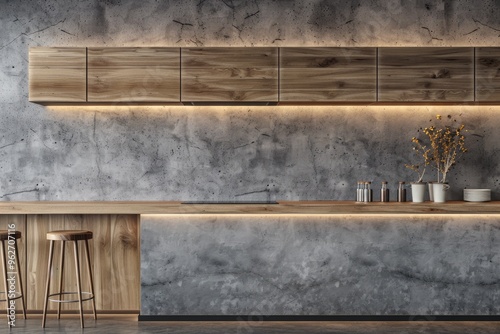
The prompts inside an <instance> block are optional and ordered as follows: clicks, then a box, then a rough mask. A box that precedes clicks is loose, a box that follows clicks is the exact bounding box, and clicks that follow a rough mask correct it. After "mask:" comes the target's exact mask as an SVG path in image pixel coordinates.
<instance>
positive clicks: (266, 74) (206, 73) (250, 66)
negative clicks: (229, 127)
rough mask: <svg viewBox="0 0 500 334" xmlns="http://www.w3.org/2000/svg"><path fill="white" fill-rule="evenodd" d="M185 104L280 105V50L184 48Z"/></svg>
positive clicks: (183, 81) (183, 98)
mask: <svg viewBox="0 0 500 334" xmlns="http://www.w3.org/2000/svg"><path fill="white" fill-rule="evenodd" d="M181 59H182V65H181V67H182V84H181V86H182V93H181V95H182V101H183V102H215V101H217V102H248V101H254V102H259V101H260V102H278V48H268V47H257V48H183V49H182V55H181Z"/></svg>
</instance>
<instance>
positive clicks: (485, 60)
mask: <svg viewBox="0 0 500 334" xmlns="http://www.w3.org/2000/svg"><path fill="white" fill-rule="evenodd" d="M476 101H479V102H499V101H500V48H499V47H496V48H476Z"/></svg>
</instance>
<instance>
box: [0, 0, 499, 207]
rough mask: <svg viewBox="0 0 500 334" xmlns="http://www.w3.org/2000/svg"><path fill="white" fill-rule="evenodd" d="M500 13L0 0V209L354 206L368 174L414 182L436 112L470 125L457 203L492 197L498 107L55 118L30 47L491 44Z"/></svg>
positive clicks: (94, 110)
mask: <svg viewBox="0 0 500 334" xmlns="http://www.w3.org/2000/svg"><path fill="white" fill-rule="evenodd" d="M499 14H500V3H499V2H498V1H493V0H491V1H481V2H476V1H451V0H450V1H423V0H414V1H395V0H391V1H382V0H379V1H375V0H372V1H355V0H352V1H327V0H310V1H271V0H264V1H243V0H241V1H237V0H220V1H217V0H196V1H181V0H177V1H152V0H143V1H132V0H123V1H119V0H109V1H91V0H82V1H67V0H60V1H41V0H40V1H8V0H0V31H1V33H0V64H1V66H0V87H1V89H0V199H1V200H4V201H8V200H120V199H123V200H145V199H152V200H162V199H164V200H175V199H186V200H187V199H191V200H202V199H211V200H218V199H219V200H223V199H241V200H249V199H262V200H264V199H289V200H294V199H353V198H354V192H353V188H354V187H355V182H356V180H358V179H368V180H373V181H374V182H377V183H378V182H379V181H382V180H387V181H389V182H390V183H391V186H392V188H394V186H395V183H396V182H397V181H400V180H406V181H412V179H413V175H411V172H409V171H408V170H407V169H405V168H404V166H403V165H404V163H406V162H408V161H409V159H410V158H411V157H412V152H411V145H410V139H411V137H412V136H413V135H414V134H415V133H416V130H417V129H418V128H419V127H421V126H426V125H427V124H428V122H429V120H430V119H431V118H432V117H433V115H435V114H436V113H439V114H443V115H447V114H452V115H453V117H456V118H458V119H459V121H461V122H462V121H463V122H465V124H466V125H467V127H468V128H469V129H470V130H471V133H470V134H469V135H470V136H469V137H470V138H469V147H470V152H469V153H468V154H467V156H466V157H465V159H464V160H463V161H462V162H461V163H460V164H459V165H457V166H456V168H455V170H454V171H453V172H452V173H451V174H450V183H451V185H452V188H453V192H452V195H453V197H454V198H460V196H461V189H462V188H463V187H465V186H467V187H479V188H493V189H494V190H496V188H498V184H499V179H500V168H499V166H498V165H499V162H500V156H499V148H500V146H499V145H498V143H499V142H500V132H499V131H497V130H498V126H499V125H500V121H499V120H497V119H498V117H499V116H498V114H499V112H500V108H499V107H495V106H493V107H468V106H453V107H427V106H420V107H85V108H83V107H59V108H55V107H53V108H47V107H43V106H40V105H36V104H33V103H29V102H28V91H27V88H28V60H27V57H28V48H29V47H31V46H248V47H251V46H429V45H433V46H494V45H498V44H499V41H500V39H499V30H500V25H499V24H498V17H499ZM429 174H430V173H429ZM429 179H431V177H430V176H429ZM432 179H434V177H432ZM495 197H496V198H497V197H498V195H496V194H495Z"/></svg>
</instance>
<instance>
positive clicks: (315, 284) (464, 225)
mask: <svg viewBox="0 0 500 334" xmlns="http://www.w3.org/2000/svg"><path fill="white" fill-rule="evenodd" d="M0 213H1V214H2V222H3V221H5V220H6V219H8V218H9V217H18V218H16V219H19V221H22V219H21V218H19V217H27V218H26V224H27V227H28V230H29V229H30V226H31V229H32V230H33V231H38V230H40V231H45V230H46V229H47V228H52V226H53V225H54V224H53V222H54V219H56V218H57V217H80V218H79V219H80V220H81V222H82V223H81V224H83V225H85V224H86V223H85V222H88V221H89V219H90V218H91V217H92V220H93V225H92V226H93V228H94V229H96V232H95V233H96V234H95V237H94V249H97V250H99V249H103V248H104V249H106V252H102V253H101V256H100V258H101V259H100V260H101V261H103V262H104V263H107V265H102V266H101V267H100V268H102V270H105V268H108V269H109V267H111V268H114V270H115V273H114V274H113V273H111V272H110V271H109V270H108V271H107V272H106V273H104V275H103V277H102V278H101V280H102V281H104V280H105V277H106V276H107V275H112V276H113V280H114V283H116V284H115V285H116V286H117V289H118V290H119V292H118V291H117V290H115V292H114V294H112V295H109V293H108V295H107V296H101V297H102V298H101V300H102V302H103V303H104V302H105V301H106V300H108V299H109V298H110V297H111V299H113V297H114V298H115V299H116V298H118V299H119V296H120V295H134V293H137V295H138V296H139V285H140V305H139V302H138V301H136V302H134V301H129V305H132V306H130V307H129V306H127V307H123V306H122V307H120V309H121V310H124V309H129V310H135V309H136V308H137V310H139V309H140V319H141V320H162V319H163V320H165V319H173V320H175V319H184V318H186V317H187V318H193V317H197V316H202V317H206V316H209V317H212V318H214V317H225V316H229V317H232V318H233V319H237V318H238V317H241V316H257V317H261V316H274V317H280V316H282V317H286V316H294V317H298V318H300V317H308V316H342V315H354V316H372V315H379V316H411V315H423V316H427V317H434V316H436V315H438V316H443V315H450V316H474V315H476V316H479V315H481V316H497V315H499V314H500V306H498V302H497V301H498V300H499V299H500V292H498V284H499V282H500V280H499V278H500V266H499V264H500V256H499V254H500V243H499V240H500V220H499V218H500V202H485V203H465V202H448V203H444V204H435V203H429V202H427V203H421V204H420V203H418V204H417V203H395V202H391V203H375V202H374V203H355V202H352V201H345V202H337V201H335V202H331V201H303V202H292V201H279V203H278V204H246V203H240V204H182V203H181V202H2V203H0ZM30 217H36V218H37V219H34V218H30ZM110 217H115V221H114V223H113V224H111V225H109V221H111V220H113V219H111V218H110ZM123 217H127V218H123ZM100 219H102V220H103V221H106V220H107V221H108V223H107V224H108V225H109V228H103V226H104V225H106V223H105V224H104V225H102V224H101V225H102V226H101V227H99V226H100V222H99V220H100ZM120 219H121V222H120ZM134 219H135V220H136V222H133V220H134ZM139 221H140V224H139ZM70 225H71V224H70ZM73 225H78V224H73ZM87 225H88V226H89V227H90V224H88V223H87ZM108 225H106V226H108ZM42 226H46V227H44V228H42ZM78 226H80V225H78ZM139 226H140V227H139ZM75 227H76V226H75ZM28 232H29V231H28ZM110 232H112V233H111V234H112V235H114V236H115V237H113V238H112V239H113V240H114V243H115V246H116V247H115V249H117V250H120V251H119V252H118V253H115V252H113V251H109V245H111V244H112V243H110V244H109V245H108V244H102V243H101V241H102V240H104V239H102V236H103V235H109V233H110ZM33 233H35V232H33ZM139 233H140V246H139V242H138V240H139ZM134 235H135V237H134ZM35 236H36V237H37V238H40V237H41V234H34V235H32V236H30V233H28V235H27V238H28V240H31V239H33V238H35ZM134 240H135V242H134ZM43 241H45V239H43V240H42V241H38V244H39V247H40V249H42V248H44V247H45V243H44V242H43ZM96 241H97V242H96ZM123 246H127V247H128V248H127V247H125V248H124V247H123ZM107 247H108V248H107ZM134 247H135V249H136V252H134V251H132V250H133V249H134ZM139 247H140V281H139V275H138V273H139ZM125 251H126V252H128V253H126V252H125ZM120 252H121V253H120ZM26 253H27V254H26V258H27V261H28V263H32V262H33V261H31V262H30V257H32V255H30V254H32V251H30V249H29V248H28V249H26ZM39 253H40V252H38V254H37V256H38V260H37V262H42V263H43V264H44V265H45V263H44V261H43V259H41V256H40V255H39ZM120 254H121V255H120ZM106 256H112V257H113V259H114V261H111V260H110V259H106ZM118 256H122V259H119V258H118ZM42 257H43V256H42ZM94 259H95V258H94ZM134 262H135V263H134ZM116 264H119V266H116ZM120 266H128V267H129V269H126V270H122V271H121V272H120V271H119V270H118V268H119V267H120ZM28 268H33V266H28ZM28 272H29V275H31V274H32V273H33V272H35V271H34V270H28ZM98 274H99V273H97V272H96V275H98ZM38 280H39V279H37V281H38ZM120 280H121V281H120ZM123 282H126V283H123ZM35 283H36V284H39V282H33V286H34V285H35ZM130 289H132V290H130ZM28 298H29V294H28ZM35 309H36V308H35ZM102 309H110V310H113V305H110V306H109V307H108V308H105V307H104V306H103V307H102ZM214 319H215V318H214Z"/></svg>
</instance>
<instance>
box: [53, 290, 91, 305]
mask: <svg viewBox="0 0 500 334" xmlns="http://www.w3.org/2000/svg"><path fill="white" fill-rule="evenodd" d="M61 295H78V292H60V293H52V294H50V295H49V300H50V301H51V302H55V303H78V302H80V300H78V299H68V300H66V299H60V298H59V299H55V298H50V297H53V296H61ZM82 295H87V296H90V297H86V298H83V296H82V302H84V301H87V300H91V299H94V295H93V294H92V293H91V292H82Z"/></svg>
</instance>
